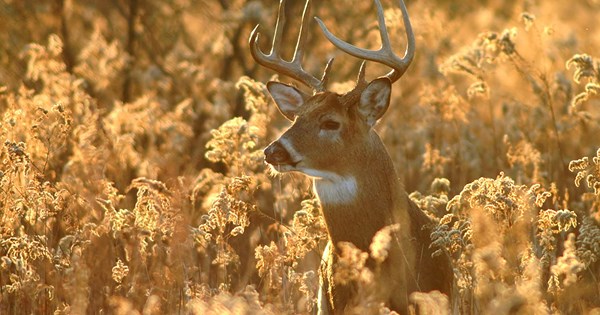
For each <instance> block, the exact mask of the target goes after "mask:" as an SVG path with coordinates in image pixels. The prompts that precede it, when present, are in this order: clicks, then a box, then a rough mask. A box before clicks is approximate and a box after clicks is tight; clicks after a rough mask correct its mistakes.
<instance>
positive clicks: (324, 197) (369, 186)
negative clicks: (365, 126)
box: [314, 132, 410, 251]
mask: <svg viewBox="0 0 600 315" xmlns="http://www.w3.org/2000/svg"><path fill="white" fill-rule="evenodd" d="M371 138H372V139H371V141H369V145H368V146H364V147H363V148H361V149H360V150H358V151H357V152H354V153H353V154H352V155H351V156H350V159H351V160H353V161H348V163H349V164H350V163H354V164H350V165H361V167H360V168H356V169H355V170H353V171H346V172H343V174H340V175H338V174H336V175H335V176H330V177H328V178H318V179H315V180H314V189H315V192H316V194H317V195H318V196H319V199H320V201H321V206H322V211H323V216H324V218H325V223H326V225H327V231H328V234H329V238H330V240H331V241H332V242H333V244H336V245H337V244H338V243H339V242H351V243H353V244H354V245H355V246H357V247H358V248H360V249H361V250H363V251H368V249H369V245H370V244H371V241H372V239H373V236H374V235H375V233H377V231H379V230H380V229H382V228H383V227H385V226H387V225H390V224H393V223H401V224H402V225H403V226H401V231H402V230H404V231H410V229H409V226H408V225H409V221H408V215H407V213H406V210H405V209H406V206H405V205H404V204H403V203H402V201H404V202H405V201H406V196H405V194H406V193H405V192H404V190H403V189H402V187H401V185H400V182H399V181H398V179H397V177H396V172H395V169H394V166H393V163H392V160H391V158H390V156H389V154H388V153H387V151H386V149H385V147H384V145H383V143H382V142H381V140H380V139H379V137H378V136H377V135H376V134H375V132H372V136H371ZM403 209H404V210H403ZM398 210H400V211H398ZM404 225H406V226H404Z"/></svg>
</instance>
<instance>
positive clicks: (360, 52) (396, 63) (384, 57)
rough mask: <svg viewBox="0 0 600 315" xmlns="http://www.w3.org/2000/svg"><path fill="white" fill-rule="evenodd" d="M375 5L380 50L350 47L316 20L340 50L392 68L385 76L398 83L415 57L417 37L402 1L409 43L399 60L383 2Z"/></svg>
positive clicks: (403, 18)
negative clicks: (387, 24)
mask: <svg viewBox="0 0 600 315" xmlns="http://www.w3.org/2000/svg"><path fill="white" fill-rule="evenodd" d="M375 4H376V5H377V20H378V22H379V33H380V34H381V48H380V49H379V50H368V49H363V48H358V47H356V46H353V45H350V44H349V43H347V42H345V41H343V40H341V39H339V38H337V37H336V36H335V35H333V34H332V33H331V32H330V31H329V30H328V29H327V27H326V26H325V24H324V23H323V21H321V20H320V19H319V18H318V17H315V19H316V20H317V22H318V23H319V26H320V27H321V30H322V31H323V34H324V35H325V37H327V39H329V41H330V42H331V43H332V44H333V45H335V46H336V47H337V48H339V49H340V50H342V51H344V52H346V53H348V54H350V55H352V56H355V57H358V58H361V59H366V60H371V61H375V62H378V63H382V64H384V65H386V66H388V67H390V68H392V69H393V70H392V71H390V72H389V73H388V74H386V75H385V76H386V77H387V78H389V79H390V80H391V81H392V83H393V82H396V81H397V80H398V79H399V78H400V77H401V76H402V75H403V74H404V72H406V69H408V66H409V65H410V63H411V61H412V60H413V58H414V57H415V35H414V33H413V31H412V26H411V25H410V19H409V17H408V11H407V10H406V5H405V4H404V1H403V0H400V10H401V11H402V20H403V21H404V26H405V28H406V38H407V41H408V43H407V46H406V52H405V53H404V57H402V58H399V57H398V56H396V55H395V54H394V52H393V51H392V46H391V44H390V37H389V35H388V32H387V27H386V26H385V19H384V16H383V8H382V7H381V2H380V1H379V0H375Z"/></svg>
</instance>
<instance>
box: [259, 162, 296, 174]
mask: <svg viewBox="0 0 600 315" xmlns="http://www.w3.org/2000/svg"><path fill="white" fill-rule="evenodd" d="M300 162H302V161H298V162H293V163H289V164H270V163H266V164H267V165H269V170H270V173H271V174H272V175H277V174H281V173H288V172H294V171H295V172H302V171H300V170H299V169H298V168H297V167H296V166H297V165H298V164H299V163H300Z"/></svg>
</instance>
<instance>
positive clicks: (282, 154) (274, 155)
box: [264, 141, 296, 166]
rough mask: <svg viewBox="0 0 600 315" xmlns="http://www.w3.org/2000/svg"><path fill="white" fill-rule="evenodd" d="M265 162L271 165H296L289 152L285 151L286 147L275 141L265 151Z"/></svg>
mask: <svg viewBox="0 0 600 315" xmlns="http://www.w3.org/2000/svg"><path fill="white" fill-rule="evenodd" d="M264 153H265V162H267V163H269V164H271V165H274V166H276V165H285V164H288V165H294V164H296V163H294V161H292V158H291V156H290V154H289V152H288V151H287V150H286V149H285V147H284V146H283V145H282V144H281V143H280V142H279V141H275V142H273V143H271V144H270V145H269V146H268V147H267V148H266V149H265V150H264Z"/></svg>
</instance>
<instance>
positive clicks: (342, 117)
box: [249, 0, 453, 314]
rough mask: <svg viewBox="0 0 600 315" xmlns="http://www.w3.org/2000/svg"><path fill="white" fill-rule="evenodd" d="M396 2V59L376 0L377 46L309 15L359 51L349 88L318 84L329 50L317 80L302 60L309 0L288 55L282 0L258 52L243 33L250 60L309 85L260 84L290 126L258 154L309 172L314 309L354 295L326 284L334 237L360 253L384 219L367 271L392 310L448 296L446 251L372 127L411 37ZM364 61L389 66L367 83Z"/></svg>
mask: <svg viewBox="0 0 600 315" xmlns="http://www.w3.org/2000/svg"><path fill="white" fill-rule="evenodd" d="M399 2H400V4H399V6H400V10H401V12H402V16H403V23H404V25H405V30H406V38H407V47H406V51H405V53H404V56H403V57H402V58H400V57H398V56H397V55H396V54H395V53H394V52H393V50H392V47H391V43H390V39H389V35H388V31H387V27H386V25H385V19H384V15H383V8H382V5H381V2H380V1H379V0H375V6H376V8H377V18H378V25H379V32H380V36H381V47H380V49H379V50H369V49H364V48H359V47H356V46H354V45H351V44H349V43H347V42H345V41H343V40H341V39H339V38H338V37H336V36H335V35H333V34H332V33H331V32H330V31H329V30H328V28H327V27H326V26H325V24H324V23H323V21H322V20H320V19H319V18H318V17H315V20H316V22H317V23H318V25H319V27H320V29H321V30H322V32H323V34H324V36H325V37H326V38H327V39H328V40H329V42H331V43H332V44H333V45H334V46H335V47H337V48H338V49H339V50H341V51H342V52H344V53H347V54H349V55H352V56H354V57H356V58H359V59H362V60H363V62H362V64H361V66H360V70H359V73H358V78H357V81H356V85H355V87H354V88H353V89H352V90H350V91H348V92H346V93H343V94H338V93H334V92H331V91H328V90H327V81H328V75H329V71H330V69H331V65H332V62H333V58H331V59H329V61H328V62H327V63H326V66H325V70H324V72H323V75H322V77H321V79H318V78H317V77H315V76H313V75H312V74H310V73H308V72H307V71H305V70H304V69H303V67H302V64H301V60H302V58H303V54H304V48H305V43H306V37H307V32H306V29H307V28H308V26H309V24H308V20H307V19H306V17H307V16H309V15H310V0H307V1H306V4H305V6H304V11H303V14H302V20H301V25H300V31H299V35H298V39H297V42H296V47H295V50H294V54H293V57H292V60H291V61H286V60H284V59H283V58H282V57H281V45H282V40H281V38H282V33H283V28H284V25H285V10H284V7H285V0H281V1H280V4H279V12H278V16H277V22H276V26H275V31H274V35H273V42H272V48H271V51H270V52H269V53H268V54H266V53H264V52H263V51H262V50H261V48H260V47H259V45H258V43H259V31H258V28H259V26H260V25H257V26H256V27H255V28H254V29H253V31H252V33H251V35H250V39H249V45H250V51H251V54H252V56H253V58H254V59H255V60H256V62H257V63H258V64H260V65H262V66H264V67H266V68H268V69H271V70H274V71H276V72H278V73H280V74H283V75H285V76H288V77H290V78H293V79H295V80H297V81H298V82H300V83H302V84H304V85H306V86H307V87H309V88H311V89H312V90H313V91H312V92H313V93H312V94H309V93H306V92H304V91H302V90H300V89H298V88H296V87H294V86H292V85H289V84H285V83H281V82H277V81H270V82H268V83H267V84H266V87H267V90H268V92H269V94H270V95H271V97H272V99H273V100H274V103H275V104H276V106H277V107H278V109H279V111H280V112H281V114H282V115H283V116H284V117H285V118H287V119H288V120H290V121H291V122H292V125H291V126H290V127H289V128H288V129H286V130H285V131H284V132H283V134H282V135H281V136H280V137H279V138H278V139H277V140H275V141H273V142H272V143H271V144H269V145H268V146H267V147H266V148H265V149H264V159H265V162H266V163H267V164H268V165H269V166H270V167H271V168H272V169H273V170H274V171H275V172H277V173H286V172H299V173H302V174H304V175H307V176H309V177H310V178H312V182H313V190H314V193H315V195H316V196H317V198H318V199H319V201H320V204H321V213H322V215H323V218H324V221H325V225H326V229H327V237H328V242H327V245H326V247H325V250H324V252H323V259H322V261H321V266H320V272H319V279H320V281H319V283H320V288H319V293H318V302H317V307H318V313H319V314H340V313H345V312H346V311H348V308H349V307H351V305H352V304H351V303H352V301H353V298H355V295H356V292H355V289H354V287H353V286H352V285H351V284H340V283H336V281H335V280H334V278H333V275H334V273H335V270H336V262H337V261H338V259H339V255H340V247H339V244H341V242H349V243H352V244H353V245H354V246H356V247H357V248H358V249H360V250H362V251H364V252H368V251H369V245H370V244H371V241H372V239H373V237H374V236H375V234H376V233H377V232H378V231H380V230H381V229H383V228H385V227H386V226H391V225H393V224H398V225H399V228H398V229H395V230H394V233H393V234H394V235H393V236H394V241H393V242H392V243H393V244H392V246H391V249H390V250H389V254H388V256H387V258H386V259H385V261H384V262H383V263H381V266H379V268H380V269H378V270H379V272H378V273H377V279H375V283H376V284H377V287H378V289H377V293H376V296H377V298H378V300H379V301H381V302H382V303H384V304H385V305H386V306H387V307H389V308H391V309H392V310H396V311H399V312H400V313H402V314H407V313H408V311H409V306H410V301H409V297H410V295H411V293H413V292H430V291H434V290H437V291H440V292H442V293H444V294H446V295H447V296H448V297H449V298H450V295H451V289H452V285H453V272H452V268H451V264H450V260H449V258H448V257H447V256H443V255H442V256H436V257H433V255H432V254H433V252H434V249H432V248H431V247H430V245H431V239H430V232H431V223H432V220H431V219H430V218H429V217H428V216H427V215H426V214H425V213H424V212H423V211H422V210H421V209H419V207H418V206H417V205H416V204H415V203H414V202H412V201H411V200H410V199H409V197H408V194H407V192H406V191H405V190H404V187H403V185H402V184H401V182H400V180H399V178H398V175H397V173H396V170H395V168H394V165H393V162H392V158H391V157H390V155H389V153H388V151H387V150H386V147H385V145H384V143H383V141H382V140H381V138H380V137H379V135H378V134H377V132H376V130H375V128H374V127H375V125H376V123H377V122H378V121H379V120H380V119H381V118H382V116H383V115H384V113H385V112H386V110H387V109H388V107H389V104H390V96H391V87H392V84H393V83H394V82H396V81H397V80H398V79H399V78H400V77H402V76H403V74H404V73H405V72H406V70H407V69H408V67H409V65H410V63H411V62H412V60H413V58H414V55H415V36H414V33H413V31H412V26H411V23H410V19H409V16H408V12H407V9H406V5H405V4H404V1H402V0H400V1H399ZM366 61H373V62H376V63H380V64H383V65H385V66H387V67H389V68H391V70H390V72H389V73H387V74H385V75H383V76H380V77H377V78H375V79H373V80H371V81H370V82H368V81H367V80H366V78H365V64H366ZM371 260H372V259H371V258H369V260H368V261H367V266H368V267H369V268H375V263H374V262H373V261H371Z"/></svg>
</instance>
